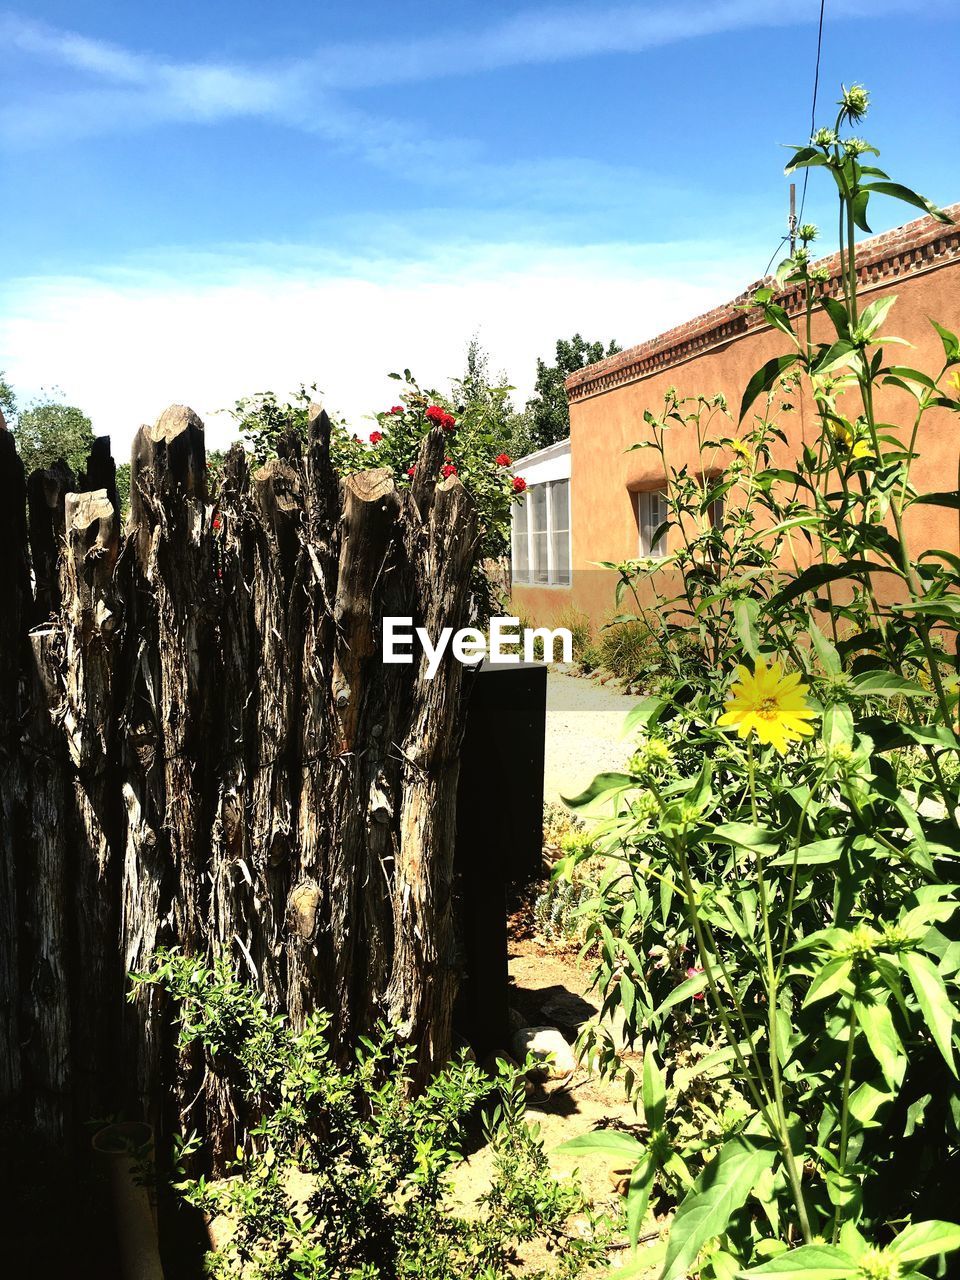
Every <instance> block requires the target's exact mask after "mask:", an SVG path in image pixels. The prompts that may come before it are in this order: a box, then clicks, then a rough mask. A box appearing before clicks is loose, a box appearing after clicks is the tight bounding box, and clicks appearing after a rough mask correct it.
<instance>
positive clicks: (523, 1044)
mask: <svg viewBox="0 0 960 1280" xmlns="http://www.w3.org/2000/svg"><path fill="white" fill-rule="evenodd" d="M510 1047H511V1048H512V1049H513V1052H514V1054H515V1055H516V1057H517V1058H519V1059H520V1061H521V1062H523V1061H524V1060H525V1059H526V1057H527V1055H528V1054H530V1055H532V1056H533V1057H534V1058H536V1059H537V1062H538V1064H539V1066H538V1068H537V1075H538V1076H540V1078H541V1079H544V1080H566V1079H569V1077H570V1076H572V1075H573V1073H574V1071H576V1069H577V1062H576V1059H575V1058H574V1056H573V1050H572V1049H571V1048H570V1046H569V1044H567V1042H566V1040H565V1039H564V1038H563V1036H562V1035H561V1033H560V1032H559V1031H558V1030H557V1028H556V1027H524V1028H523V1030H522V1031H518V1032H517V1033H516V1035H515V1036H514V1037H513V1041H512V1043H511V1046H510Z"/></svg>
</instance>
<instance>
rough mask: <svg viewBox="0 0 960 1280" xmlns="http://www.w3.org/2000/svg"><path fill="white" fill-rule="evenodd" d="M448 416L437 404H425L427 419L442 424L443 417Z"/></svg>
mask: <svg viewBox="0 0 960 1280" xmlns="http://www.w3.org/2000/svg"><path fill="white" fill-rule="evenodd" d="M447 417H449V414H448V413H447V411H446V410H445V409H441V408H440V406H439V405H438V404H430V405H427V421H428V422H436V423H439V424H440V425H442V424H443V420H444V418H447Z"/></svg>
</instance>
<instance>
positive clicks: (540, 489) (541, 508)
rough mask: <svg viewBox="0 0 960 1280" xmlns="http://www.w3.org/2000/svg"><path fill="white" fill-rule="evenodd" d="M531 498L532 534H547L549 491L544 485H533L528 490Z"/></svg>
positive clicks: (529, 500)
mask: <svg viewBox="0 0 960 1280" xmlns="http://www.w3.org/2000/svg"><path fill="white" fill-rule="evenodd" d="M527 492H528V494H529V497H528V498H527V501H528V502H529V503H530V531H531V533H537V534H539V533H546V532H547V490H546V486H545V485H542V484H534V485H531V486H530V488H529V489H528V491H527Z"/></svg>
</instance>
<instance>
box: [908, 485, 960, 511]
mask: <svg viewBox="0 0 960 1280" xmlns="http://www.w3.org/2000/svg"><path fill="white" fill-rule="evenodd" d="M918 504H920V505H926V506H930V507H948V508H950V509H951V510H953V511H956V510H957V509H958V508H960V491H958V490H956V489H953V490H952V491H951V492H949V493H918V494H917V496H916V497H915V498H914V499H913V501H912V502H911V503H910V505H911V507H915V506H917V505H918Z"/></svg>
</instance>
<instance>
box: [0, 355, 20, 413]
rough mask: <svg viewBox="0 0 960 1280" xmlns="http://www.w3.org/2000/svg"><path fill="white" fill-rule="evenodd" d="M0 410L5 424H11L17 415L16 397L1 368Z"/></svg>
mask: <svg viewBox="0 0 960 1280" xmlns="http://www.w3.org/2000/svg"><path fill="white" fill-rule="evenodd" d="M0 412H2V413H3V416H4V418H5V419H6V423H7V426H8V427H11V426H13V423H14V422H15V420H16V417H17V397H16V395H15V394H14V390H13V387H11V385H10V383H9V382H7V375H6V373H5V372H4V371H3V370H2V369H0Z"/></svg>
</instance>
